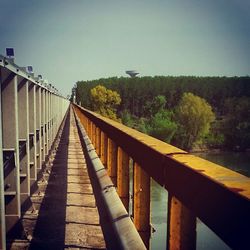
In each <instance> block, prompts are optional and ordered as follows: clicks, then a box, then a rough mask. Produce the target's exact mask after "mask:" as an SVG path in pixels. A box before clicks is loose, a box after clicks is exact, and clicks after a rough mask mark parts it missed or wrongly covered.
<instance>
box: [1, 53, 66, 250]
mask: <svg viewBox="0 0 250 250" xmlns="http://www.w3.org/2000/svg"><path fill="white" fill-rule="evenodd" d="M0 83H1V95H0V103H1V105H0V113H1V119H0V164H1V167H0V185H1V186H0V215H1V220H0V227H1V232H0V249H5V248H6V235H10V237H11V230H12V229H13V228H14V227H15V225H16V224H17V223H18V221H19V220H20V218H21V215H22V213H23V212H25V211H26V210H27V209H30V208H29V207H27V205H26V204H27V200H28V199H29V197H30V194H31V190H32V187H33V186H34V184H35V182H36V181H37V178H38V176H39V174H40V172H41V169H42V166H43V164H44V161H45V159H46V157H47V156H48V154H49V151H50V149H51V146H52V144H53V141H54V139H55V137H56V134H57V131H58V129H59V126H60V124H61V122H62V120H63V117H64V115H65V113H66V111H67V109H68V106H69V101H68V100H67V99H65V98H63V97H62V96H60V95H58V94H57V93H55V92H54V90H53V89H51V88H50V86H44V85H42V84H41V83H40V82H39V81H37V80H36V79H35V78H34V77H33V76H32V75H29V74H27V73H26V72H24V71H23V70H22V69H21V68H20V67H18V66H17V65H15V64H14V63H12V62H11V61H10V60H8V59H6V58H5V57H3V56H0Z"/></svg>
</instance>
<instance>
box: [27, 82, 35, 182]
mask: <svg viewBox="0 0 250 250" xmlns="http://www.w3.org/2000/svg"><path fill="white" fill-rule="evenodd" d="M29 151H30V186H31V187H32V186H33V185H34V183H35V181H36V180H37V157H36V152H37V143H36V85H35V84H33V83H31V82H30V83H29Z"/></svg>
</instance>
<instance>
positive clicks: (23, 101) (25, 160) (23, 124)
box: [18, 78, 30, 211]
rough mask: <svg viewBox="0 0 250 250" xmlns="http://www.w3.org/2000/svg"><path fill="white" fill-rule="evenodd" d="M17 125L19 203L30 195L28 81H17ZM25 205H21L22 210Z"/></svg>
mask: <svg viewBox="0 0 250 250" xmlns="http://www.w3.org/2000/svg"><path fill="white" fill-rule="evenodd" d="M18 123H19V124H20V126H18V129H19V132H18V133H19V153H20V154H19V161H20V180H19V181H20V194H21V204H22V205H24V203H27V201H28V199H29V196H30V159H29V153H30V152H29V96H28V81H27V80H26V79H23V78H21V79H20V80H19V81H18ZM25 209H26V206H24V207H23V206H22V210H23V211H24V210H25Z"/></svg>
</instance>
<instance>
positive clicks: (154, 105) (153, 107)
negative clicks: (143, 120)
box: [143, 95, 167, 117]
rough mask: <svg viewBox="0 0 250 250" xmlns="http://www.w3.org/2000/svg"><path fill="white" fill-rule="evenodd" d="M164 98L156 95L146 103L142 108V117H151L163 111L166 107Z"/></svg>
mask: <svg viewBox="0 0 250 250" xmlns="http://www.w3.org/2000/svg"><path fill="white" fill-rule="evenodd" d="M166 103H167V101H166V97H165V96H163V95H158V96H156V97H154V99H153V100H152V101H147V102H146V105H145V106H144V107H143V109H144V115H145V116H146V117H152V116H154V115H155V114H156V113H158V112H162V111H164V109H165V107H166Z"/></svg>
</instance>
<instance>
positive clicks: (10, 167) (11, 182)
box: [1, 69, 21, 233]
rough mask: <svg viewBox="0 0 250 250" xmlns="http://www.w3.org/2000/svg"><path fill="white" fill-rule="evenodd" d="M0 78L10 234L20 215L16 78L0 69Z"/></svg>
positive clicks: (5, 191) (7, 222) (6, 210)
mask: <svg viewBox="0 0 250 250" xmlns="http://www.w3.org/2000/svg"><path fill="white" fill-rule="evenodd" d="M1 78H2V79H1V80H2V82H1V91H2V93H1V94H2V103H1V104H2V140H3V141H2V146H3V162H4V195H5V215H6V217H5V220H6V233H10V230H11V229H12V228H13V227H14V226H15V225H16V224H17V222H18V220H19V218H20V215H21V202H20V165H19V135H18V107H17V106H18V99H17V76H16V75H15V74H14V73H10V72H9V71H7V70H5V69H1Z"/></svg>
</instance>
